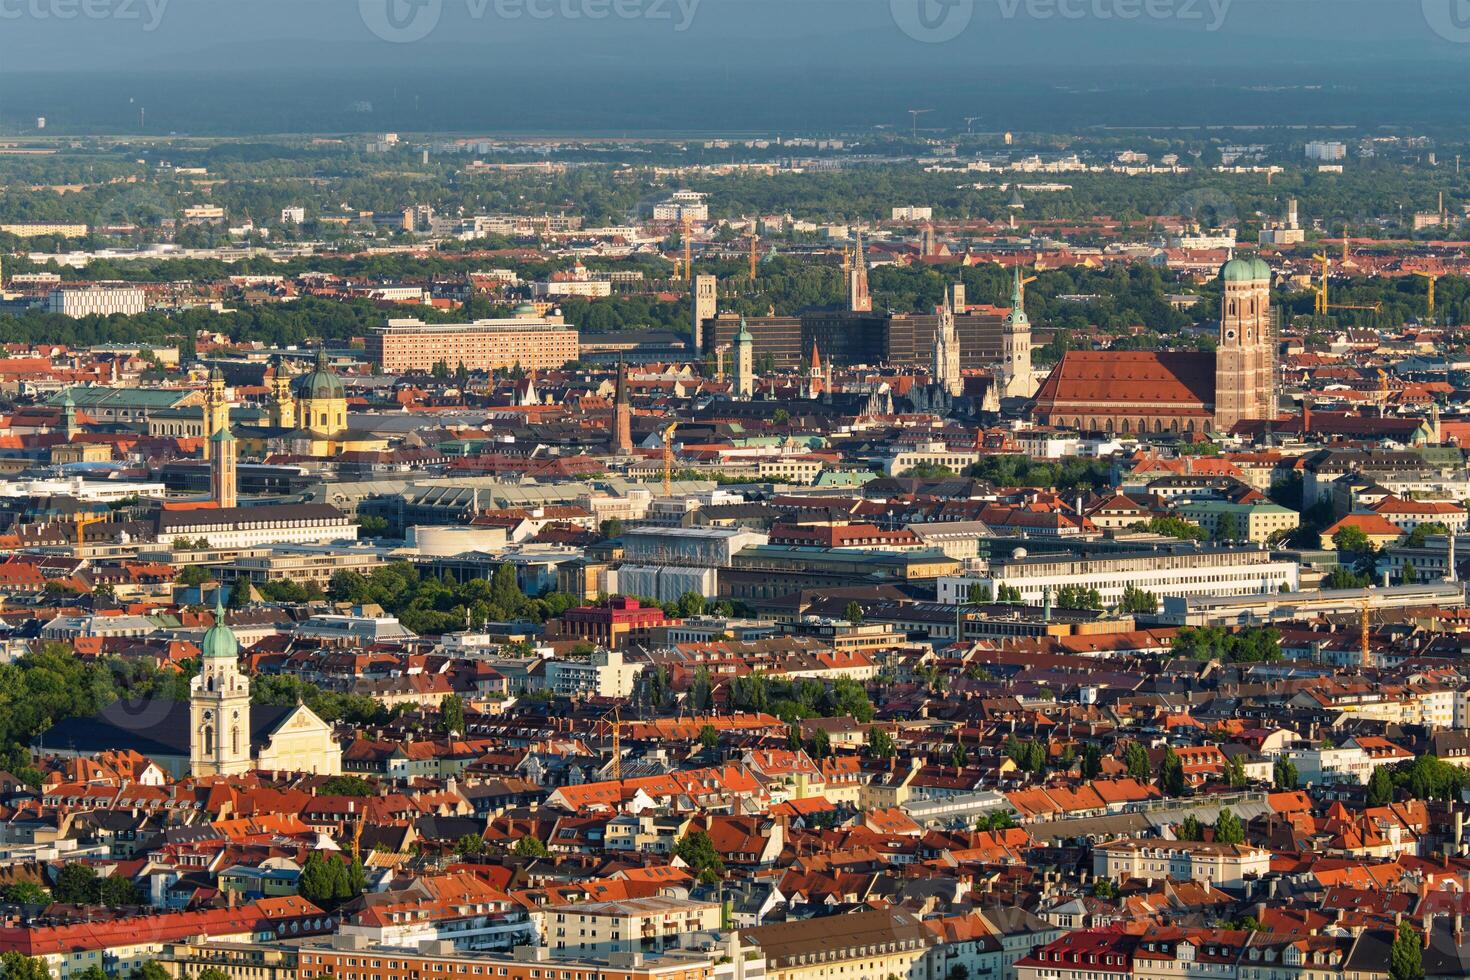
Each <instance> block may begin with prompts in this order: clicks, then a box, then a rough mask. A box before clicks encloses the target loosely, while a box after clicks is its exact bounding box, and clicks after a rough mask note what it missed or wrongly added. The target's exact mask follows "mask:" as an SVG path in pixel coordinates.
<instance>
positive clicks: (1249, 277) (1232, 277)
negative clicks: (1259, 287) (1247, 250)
mask: <svg viewBox="0 0 1470 980" xmlns="http://www.w3.org/2000/svg"><path fill="white" fill-rule="evenodd" d="M1220 278H1221V279H1224V280H1225V281H1226V282H1260V281H1261V280H1263V279H1265V280H1269V279H1270V278H1271V267H1270V266H1268V265H1267V264H1266V263H1265V261H1264V260H1262V259H1260V258H1259V257H1252V258H1239V259H1231V260H1230V261H1229V262H1226V263H1225V264H1224V265H1222V266H1221V267H1220Z"/></svg>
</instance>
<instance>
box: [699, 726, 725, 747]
mask: <svg viewBox="0 0 1470 980" xmlns="http://www.w3.org/2000/svg"><path fill="white" fill-rule="evenodd" d="M699 744H700V746H701V747H702V748H704V749H705V750H706V751H709V752H713V751H714V750H715V749H717V748H719V746H720V730H719V729H718V728H716V727H715V726H714V725H704V726H701V727H700V729H699Z"/></svg>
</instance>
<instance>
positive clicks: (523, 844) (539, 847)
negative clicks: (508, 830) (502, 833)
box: [510, 834, 551, 857]
mask: <svg viewBox="0 0 1470 980" xmlns="http://www.w3.org/2000/svg"><path fill="white" fill-rule="evenodd" d="M510 852H511V853H512V854H514V855H515V856H516V857H550V856H551V851H549V850H547V848H546V845H545V844H543V843H541V841H539V840H538V839H536V838H535V837H532V836H530V835H529V834H528V835H526V836H525V837H522V838H521V839H520V840H518V841H516V842H515V846H514V847H512V848H511V849H510Z"/></svg>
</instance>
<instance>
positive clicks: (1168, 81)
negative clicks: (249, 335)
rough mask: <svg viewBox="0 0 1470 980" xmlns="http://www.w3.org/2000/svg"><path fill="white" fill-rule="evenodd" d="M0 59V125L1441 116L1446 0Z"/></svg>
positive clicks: (693, 12)
mask: <svg viewBox="0 0 1470 980" xmlns="http://www.w3.org/2000/svg"><path fill="white" fill-rule="evenodd" d="M0 73H13V74H11V77H3V78H0V81H3V84H0V124H5V123H9V124H10V125H11V127H12V131H13V129H14V126H15V125H17V123H16V122H15V121H16V120H19V119H25V118H27V117H29V116H32V115H47V116H48V117H49V118H51V119H54V120H56V122H57V127H54V128H57V129H59V128H60V127H62V126H64V125H65V123H66V121H70V122H71V123H73V124H74V129H73V131H80V130H86V129H91V130H96V129H98V128H101V129H104V130H107V131H122V130H123V129H124V128H125V127H126V125H128V122H127V121H128V120H129V119H131V118H133V117H134V116H136V105H137V104H138V103H146V104H147V107H148V118H149V119H150V120H153V122H152V123H151V124H149V131H153V132H157V131H160V130H159V129H158V128H157V127H163V129H162V130H161V131H163V132H168V131H171V130H174V129H177V130H179V131H220V130H228V129H230V128H232V127H235V126H239V127H242V128H245V129H249V130H253V131H272V130H280V131H287V130H300V129H321V128H333V127H337V126H341V127H343V128H352V129H374V128H403V129H409V130H413V129H439V128H450V129H460V130H467V129H474V128H477V127H491V128H500V129H506V128H509V129H515V130H519V131H533V130H551V129H554V130H564V129H567V128H594V129H612V130H616V129H619V128H624V127H632V128H640V129H648V128H661V127H662V128H680V127H684V128H688V127H695V128H700V129H707V130H718V129H722V128H743V127H747V126H749V127H752V128H760V127H763V126H783V127H800V128H822V127H824V126H827V125H832V126H844V125H857V126H868V125H872V124H874V123H875V122H876V121H878V120H880V119H881V120H884V121H885V122H897V121H899V120H900V119H902V118H906V117H904V116H903V109H904V108H905V107H933V108H935V109H936V115H935V116H934V117H932V119H931V120H929V121H931V122H935V123H936V124H939V125H946V126H954V125H957V124H958V123H957V120H958V119H961V118H963V116H964V115H966V114H975V113H981V114H984V115H985V117H986V121H985V122H982V123H980V125H988V124H991V123H992V122H993V123H994V124H995V125H1001V126H1004V127H1005V128H1014V127H1016V126H1017V125H1018V124H1017V122H1016V121H1015V117H1016V116H1018V115H1023V114H1027V115H1035V114H1042V115H1046V114H1052V113H1060V114H1061V115H1058V116H1057V117H1056V119H1057V125H1070V126H1077V125H1081V124H1084V123H1089V122H1091V123H1104V124H1108V123H1115V122H1118V121H1120V120H1122V121H1126V122H1127V124H1129V125H1144V124H1148V123H1150V122H1151V121H1152V118H1153V115H1154V114H1157V116H1158V121H1159V122H1160V123H1174V124H1177V123H1180V122H1184V121H1188V120H1191V118H1193V117H1196V116H1197V117H1198V118H1197V119H1195V121H1201V122H1225V123H1249V124H1267V123H1273V122H1281V121H1287V122H1307V123H1311V124H1331V123H1337V122H1353V123H1364V124H1367V125H1375V126H1393V125H1397V124H1405V125H1418V124H1420V123H1422V122H1425V121H1431V122H1434V123H1436V124H1450V125H1454V126H1456V127H1462V126H1463V125H1464V123H1465V121H1466V115H1467V114H1466V105H1467V102H1466V99H1465V98H1464V97H1463V95H1464V92H1465V90H1466V88H1467V82H1470V0H0ZM97 73H101V74H100V75H98V74H97ZM170 73H186V74H187V75H188V76H189V78H188V79H187V81H181V80H174V81H172V82H171V81H170V80H169V75H170ZM150 75H152V76H156V77H155V78H154V79H152V80H150V79H148V78H147V77H146V76H150ZM94 76H95V77H94ZM1240 91H1243V92H1244V94H1242V95H1233V94H1231V93H1233V92H1240ZM124 96H126V98H124ZM133 100H136V102H135V101H133ZM365 102H370V103H371V104H372V108H373V113H372V114H371V116H368V117H363V118H355V117H353V118H348V117H344V118H342V119H340V120H338V119H337V118H336V117H335V116H334V115H333V114H335V113H341V112H345V111H346V110H347V107H348V106H353V105H357V106H360V105H361V104H362V103H365ZM271 113H273V114H275V118H267V119H264V120H262V119H261V118H260V117H261V116H262V115H268V114H271ZM324 114H325V116H324ZM895 117H897V118H895ZM1045 121H1046V120H1044V119H1043V120H1039V121H1038V125H1037V128H1042V126H1041V123H1043V122H1045Z"/></svg>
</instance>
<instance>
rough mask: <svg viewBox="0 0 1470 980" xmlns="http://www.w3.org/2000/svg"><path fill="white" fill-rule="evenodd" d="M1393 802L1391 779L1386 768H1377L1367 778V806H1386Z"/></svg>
mask: <svg viewBox="0 0 1470 980" xmlns="http://www.w3.org/2000/svg"><path fill="white" fill-rule="evenodd" d="M1392 802H1393V777H1392V776H1390V775H1389V773H1388V767H1387V766H1378V767H1377V768H1375V769H1374V770H1373V775H1372V776H1370V777H1368V805H1369V806H1387V805H1388V804H1389V803H1392Z"/></svg>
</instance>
